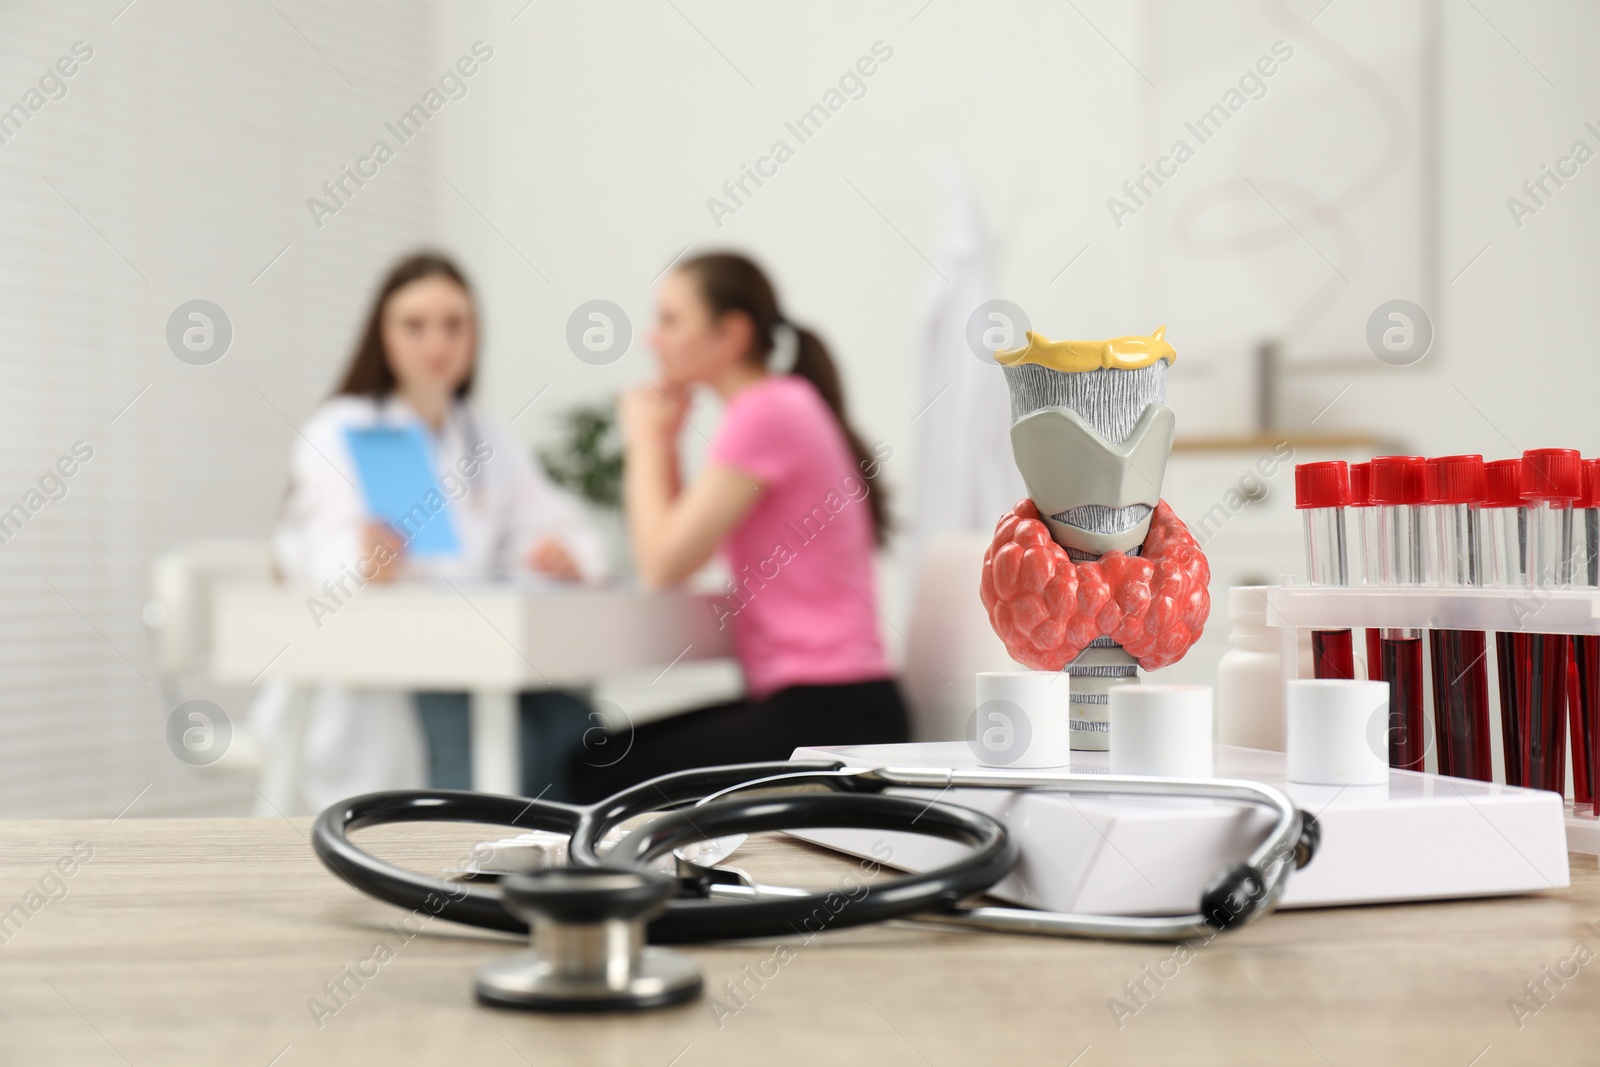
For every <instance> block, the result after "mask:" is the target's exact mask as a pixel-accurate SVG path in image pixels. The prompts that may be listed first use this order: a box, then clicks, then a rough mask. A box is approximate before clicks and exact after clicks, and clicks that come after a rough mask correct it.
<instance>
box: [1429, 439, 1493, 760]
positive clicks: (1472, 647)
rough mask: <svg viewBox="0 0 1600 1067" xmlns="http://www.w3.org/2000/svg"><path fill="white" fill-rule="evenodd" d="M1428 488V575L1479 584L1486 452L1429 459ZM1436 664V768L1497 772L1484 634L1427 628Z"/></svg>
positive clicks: (1453, 583)
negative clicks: (1430, 525) (1430, 531)
mask: <svg viewBox="0 0 1600 1067" xmlns="http://www.w3.org/2000/svg"><path fill="white" fill-rule="evenodd" d="M1426 488H1427V495H1428V507H1429V510H1430V511H1431V512H1432V518H1433V535H1434V536H1433V540H1432V543H1431V544H1430V545H1429V546H1428V548H1429V550H1430V551H1429V553H1428V556H1429V558H1428V564H1429V579H1430V580H1431V581H1432V582H1435V583H1437V584H1438V585H1440V586H1444V587H1449V588H1472V587H1476V586H1481V585H1483V584H1484V574H1483V523H1482V515H1481V513H1480V510H1479V508H1480V506H1481V505H1482V503H1483V500H1484V497H1485V496H1486V495H1487V484H1486V479H1485V476H1484V469H1483V457H1482V456H1477V455H1471V456H1442V457H1440V458H1437V459H1430V460H1429V461H1428V467H1427V479H1426ZM1428 648H1429V653H1430V656H1429V659H1430V661H1431V664H1432V667H1433V736H1434V745H1435V749H1436V751H1437V754H1438V768H1439V773H1440V774H1445V775H1449V776H1450V777H1452V778H1473V779H1476V780H1478V781H1480V782H1487V781H1490V780H1492V779H1493V777H1494V769H1493V768H1494V761H1493V753H1492V751H1491V748H1490V738H1489V664H1488V662H1487V652H1488V650H1487V646H1486V642H1485V640H1484V635H1483V633H1482V632H1479V631H1472V630H1434V631H1431V632H1430V634H1429V642H1428Z"/></svg>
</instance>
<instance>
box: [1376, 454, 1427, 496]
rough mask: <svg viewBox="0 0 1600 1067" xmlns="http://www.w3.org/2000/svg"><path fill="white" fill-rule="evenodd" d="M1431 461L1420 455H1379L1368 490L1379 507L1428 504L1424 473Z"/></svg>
mask: <svg viewBox="0 0 1600 1067" xmlns="http://www.w3.org/2000/svg"><path fill="white" fill-rule="evenodd" d="M1427 469H1428V461H1427V460H1425V459H1423V458H1422V457H1421V456H1376V457H1374V458H1373V460H1372V472H1371V474H1369V475H1368V487H1369V488H1370V490H1371V493H1372V502H1373V503H1374V504H1377V505H1384V504H1388V505H1395V504H1426V503H1427V502H1428V493H1427V486H1426V484H1425V472H1426V471H1427Z"/></svg>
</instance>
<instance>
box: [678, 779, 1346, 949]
mask: <svg viewBox="0 0 1600 1067" xmlns="http://www.w3.org/2000/svg"><path fill="white" fill-rule="evenodd" d="M824 773H825V775H826V776H837V777H840V778H853V779H856V780H858V781H863V782H871V783H874V784H875V785H877V786H879V787H882V788H907V789H937V790H939V794H938V795H939V796H941V797H942V796H943V795H944V794H945V793H946V792H948V791H949V790H952V789H1006V790H1018V789H1035V788H1048V789H1055V790H1061V791H1066V790H1068V789H1070V790H1071V791H1073V792H1077V793H1083V794H1102V795H1105V794H1109V795H1114V796H1130V795H1136V796H1142V797H1150V796H1158V797H1159V796H1170V797H1176V798H1187V799H1193V798H1195V797H1197V796H1198V797H1203V798H1205V799H1215V800H1231V801H1239V802H1243V803H1248V804H1255V805H1259V806H1261V807H1266V808H1269V809H1271V810H1272V811H1273V812H1274V813H1275V815H1276V820H1275V822H1274V825H1273V828H1272V832H1271V833H1269V834H1268V835H1267V837H1266V839H1265V840H1263V841H1262V842H1261V844H1260V845H1258V846H1257V847H1256V849H1255V851H1254V852H1252V853H1251V854H1250V857H1249V859H1248V860H1247V861H1246V862H1245V863H1243V864H1232V865H1230V866H1228V867H1225V868H1223V869H1222V870H1221V871H1218V872H1217V874H1216V875H1215V876H1214V877H1213V879H1212V881H1211V882H1210V883H1208V884H1207V886H1206V888H1205V890H1204V891H1203V892H1202V894H1201V900H1202V905H1201V911H1198V912H1195V913H1193V914H1189V915H1174V916H1150V917H1146V916H1107V915H1076V914H1068V913H1064V912H1052V911H1041V910H1036V909H1032V908H1005V907H974V908H959V907H958V908H954V909H950V910H947V911H941V912H927V913H923V914H920V915H916V916H910V917H907V918H905V919H902V920H898V921H903V922H914V923H919V924H927V925H937V926H952V927H959V928H965V929H981V930H990V931H994V932H997V933H1019V934H1036V935H1044V936H1055V937H1090V938H1116V939H1118V940H1128V941H1160V942H1173V941H1188V940H1197V939H1207V938H1210V937H1213V936H1215V934H1216V933H1217V932H1218V931H1219V930H1223V929H1232V928H1236V927H1238V926H1243V925H1246V924H1248V923H1250V922H1254V921H1255V920H1256V919H1258V918H1260V917H1261V916H1262V915H1265V914H1267V913H1268V912H1270V911H1272V910H1273V909H1274V908H1275V907H1276V906H1277V904H1278V901H1279V900H1280V899H1281V898H1282V896H1283V893H1284V890H1285V889H1286V888H1287V886H1288V879H1289V872H1290V871H1292V870H1294V869H1295V868H1296V867H1298V866H1304V864H1305V862H1307V861H1308V860H1309V859H1310V853H1311V852H1312V851H1314V850H1315V848H1316V846H1317V843H1318V842H1317V837H1318V831H1317V825H1316V821H1315V819H1314V818H1313V817H1312V816H1311V815H1309V814H1308V813H1304V812H1301V811H1299V810H1298V809H1296V808H1295V806H1294V804H1293V802H1291V801H1290V800H1289V798H1288V797H1287V796H1285V795H1284V794H1283V793H1282V792H1281V791H1280V790H1277V789H1273V788H1272V787H1270V786H1266V785H1262V784H1260V783H1258V782H1250V781H1244V780H1240V779H1226V778H1145V777H1136V776H1132V775H1096V774H1060V773H1043V774H1041V773H1037V772H1031V773H1030V772H1025V771H963V770H954V769H937V770H929V769H926V768H920V767H876V768H868V769H855V768H848V767H847V768H841V769H840V770H838V771H833V772H824ZM819 777H820V776H819V775H817V774H815V773H808V774H803V775H777V776H773V777H771V778H766V779H758V780H755V781H751V782H746V783H741V784H739V785H736V786H731V787H729V788H727V789H724V790H721V791H720V792H717V793H713V794H711V795H710V796H707V797H706V798H705V799H704V800H703V801H702V802H701V803H707V802H710V801H712V800H715V799H720V798H723V797H727V796H730V795H734V794H738V793H744V792H748V791H754V790H766V789H774V788H781V787H782V786H783V785H784V784H785V783H786V782H794V781H796V780H797V779H807V780H811V781H815V780H816V779H817V778H819ZM804 893H805V891H804V890H796V889H789V888H786V887H780V886H762V885H754V884H743V885H740V884H713V885H711V886H710V888H709V890H708V895H710V896H712V897H721V898H723V899H729V900H760V899H764V898H765V899H782V898H789V897H794V896H800V895H804Z"/></svg>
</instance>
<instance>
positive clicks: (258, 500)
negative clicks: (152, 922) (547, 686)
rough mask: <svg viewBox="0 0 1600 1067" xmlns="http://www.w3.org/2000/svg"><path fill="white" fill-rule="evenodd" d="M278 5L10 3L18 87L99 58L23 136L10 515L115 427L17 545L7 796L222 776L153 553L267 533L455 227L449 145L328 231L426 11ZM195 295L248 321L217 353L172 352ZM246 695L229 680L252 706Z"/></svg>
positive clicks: (14, 155)
mask: <svg viewBox="0 0 1600 1067" xmlns="http://www.w3.org/2000/svg"><path fill="white" fill-rule="evenodd" d="M278 6H279V9H281V12H282V14H280V13H279V11H278V10H274V8H273V7H272V6H270V5H265V4H262V5H244V6H235V5H227V6H222V5H215V4H210V3H206V2H204V0H163V2H161V3H140V4H135V5H133V6H131V7H128V8H127V9H126V10H121V11H120V13H119V9H121V8H123V4H121V3H118V4H112V5H93V6H92V7H91V6H90V5H72V6H70V7H69V6H68V5H61V4H54V3H46V2H33V3H10V4H6V5H4V6H0V72H3V74H4V77H0V107H9V106H10V105H11V104H12V103H15V102H17V101H19V100H23V99H24V96H25V93H26V91H27V90H28V89H29V88H30V87H31V86H34V85H35V84H36V83H37V80H38V79H39V78H40V77H41V75H42V74H43V73H44V72H45V71H46V70H47V69H49V68H51V67H52V66H53V64H54V63H55V62H56V60H57V59H58V57H60V56H62V55H63V54H68V53H69V52H70V49H71V47H72V45H73V43H74V42H75V41H83V42H84V43H85V44H86V46H87V47H88V48H89V49H92V53H93V54H92V58H91V59H90V60H89V61H88V62H86V63H84V64H82V65H81V66H80V67H79V68H78V69H77V70H76V72H75V73H74V74H73V76H72V77H71V79H70V80H69V81H68V82H67V87H68V88H67V92H66V95H65V96H64V97H63V98H61V99H58V100H55V101H52V102H50V103H47V104H44V105H43V106H42V107H40V108H39V110H38V111H37V112H33V113H31V115H30V117H29V118H28V119H27V120H26V123H25V124H24V125H23V127H22V129H21V130H20V132H16V133H15V135H14V136H11V137H10V138H9V139H8V140H7V142H6V143H4V144H0V233H4V234H5V240H4V241H3V242H0V336H4V338H5V342H4V344H3V346H0V373H3V375H4V380H3V388H0V509H8V508H10V507H11V505H12V504H13V503H16V502H18V501H25V500H26V499H27V496H26V494H27V492H28V490H29V489H30V488H31V487H34V486H35V485H36V484H37V480H38V479H39V478H40V475H41V472H42V471H43V470H44V469H45V468H46V467H47V466H49V465H51V464H53V463H54V462H55V461H56V460H57V459H58V458H59V457H61V456H63V455H65V454H67V453H68V452H69V450H70V448H71V446H72V445H73V444H74V442H76V441H79V440H82V441H84V442H86V444H87V445H88V447H90V448H92V449H93V458H92V459H91V460H90V461H89V462H88V463H87V464H85V465H83V466H81V467H80V468H79V469H77V471H76V473H75V474H74V475H73V477H72V478H71V480H70V481H69V482H68V483H67V493H66V495H65V497H64V498H63V499H60V500H57V501H53V502H50V503H48V504H46V505H45V506H44V507H43V508H42V509H40V510H39V511H38V512H37V513H35V514H33V515H32V516H31V518H30V519H29V520H28V522H27V524H26V526H25V527H24V528H23V529H22V530H21V531H20V532H19V533H17V534H16V535H15V536H14V537H11V538H10V539H9V540H7V541H6V542H5V543H4V544H3V545H0V588H3V589H4V601H3V608H0V636H3V640H0V678H3V684H0V812H3V813H4V814H7V815H13V814H25V813H33V814H69V813H71V814H82V815H93V816H107V817H108V816H111V815H114V814H116V813H117V811H118V810H119V809H120V808H122V807H123V805H125V804H127V803H128V802H129V801H131V800H132V799H133V798H134V797H135V796H136V795H140V794H141V791H142V790H144V789H145V787H147V786H148V787H149V789H148V792H146V793H144V794H143V795H142V796H141V798H140V800H139V803H138V805H136V806H135V808H134V809H133V811H132V813H133V814H143V813H149V812H153V811H160V810H171V809H172V808H174V807H178V806H182V807H187V808H188V809H190V810H193V809H194V808H195V806H196V805H197V803H199V802H201V801H202V800H203V799H204V798H206V797H209V796H214V795H215V790H214V789H211V788H209V787H208V781H209V780H208V779H206V778H204V777H203V776H200V775H198V774H197V773H196V772H194V771H192V769H191V768H189V767H187V766H185V765H184V764H182V763H180V762H179V761H178V760H177V759H176V758H174V756H173V755H172V753H171V752H169V751H168V749H167V746H166V743H165V732H164V727H165V723H166V717H167V713H168V712H169V711H170V710H171V708H169V707H167V706H166V704H165V702H164V697H163V695H162V694H161V693H160V692H159V691H158V690H159V687H158V684H157V683H158V677H157V674H156V671H155V669H154V663H153V659H152V656H151V653H150V645H149V642H148V638H147V634H146V631H145V628H144V624H143V622H142V620H141V609H142V608H143V606H144V603H145V601H146V598H147V595H148V588H149V587H148V576H149V566H150V563H151V560H152V559H153V558H154V557H155V556H156V555H157V553H159V552H162V551H165V550H167V549H169V548H171V547H172V546H174V545H176V544H179V543H181V542H184V541H186V540H190V539H193V538H201V537H210V536H220V535H231V536H253V537H263V538H264V537H265V534H266V531H267V528H268V526H269V525H270V523H271V521H272V518H273V515H274V513H275V511H276V509H277V505H278V501H279V500H280V499H281V497H282V494H283V489H284V470H285V462H286V459H287V456H288V451H289V443H290V441H291V440H292V439H293V435H294V433H295V429H294V425H295V424H296V423H298V422H300V421H302V420H304V419H305V417H306V416H307V415H308V414H309V412H310V410H311V408H312V407H313V405H314V404H315V403H316V402H317V401H318V400H319V399H320V398H321V397H322V396H323V395H325V394H326V392H327V390H328V388H329V386H330V384H331V381H332V377H333V375H334V373H335V370H336V368H337V367H338V365H339V364H341V363H342V362H343V361H344V358H345V354H346V352H347V350H348V348H349V345H350V343H351V337H352V334H353V332H354V330H355V328H356V320H357V317H358V316H359V310H358V309H359V308H360V307H361V306H362V305H363V303H364V302H365V300H366V298H367V295H368V293H369V291H370V289H371V287H372V285H373V282H374V280H375V278H376V276H377V274H378V272H379V271H380V270H381V269H382V268H383V266H384V265H385V264H386V263H387V261H388V260H390V259H391V258H392V257H393V256H395V255H396V254H397V253H398V252H399V251H400V250H402V249H404V248H406V247H407V246H409V245H412V244H414V243H416V242H418V241H419V240H422V239H424V238H425V237H426V236H428V235H429V234H430V233H431V220H432V213H433V204H434V199H433V196H432V193H433V183H432V182H430V181H425V180H424V179H425V176H426V175H429V174H430V173H431V167H432V164H431V162H430V157H429V153H430V151H431V150H430V149H429V148H428V147H427V146H426V145H425V144H424V145H418V146H416V147H415V150H414V151H412V150H408V151H407V152H406V153H404V154H402V155H401V156H400V157H399V158H397V159H396V160H395V161H394V162H393V163H392V164H390V165H389V167H388V168H386V169H385V170H384V171H383V173H382V176H381V180H376V181H374V182H372V183H371V184H370V185H369V186H368V187H367V188H365V189H363V190H361V191H360V194H359V196H358V197H357V198H356V199H355V200H354V201H352V203H351V205H350V207H348V208H347V209H345V210H343V211H341V212H340V213H339V214H338V215H337V216H336V217H334V218H332V219H327V220H324V222H325V225H324V226H323V227H322V228H321V229H318V228H317V227H316V226H315V225H313V223H312V220H311V217H310V214H309V212H308V211H307V208H306V206H305V201H306V199H307V197H309V196H311V195H313V194H315V193H316V192H317V191H318V187H319V186H320V184H321V183H322V181H324V180H325V179H326V178H328V177H330V176H332V175H334V174H336V172H337V169H338V166H339V165H340V164H341V163H347V162H351V161H353V160H354V159H355V157H356V156H357V155H358V154H359V153H360V152H362V151H363V150H365V149H366V148H367V147H368V146H369V145H370V144H371V142H372V140H373V138H374V137H376V136H378V134H379V132H380V129H381V122H382V119H383V118H384V117H386V116H387V115H388V114H390V113H392V112H394V111H398V110H399V108H400V107H401V104H402V101H409V100H411V99H414V98H415V94H417V93H419V92H421V91H422V90H423V89H424V88H425V87H426V86H425V82H424V81H423V79H422V77H421V75H420V72H421V71H423V70H424V69H425V68H426V64H425V62H424V60H423V56H424V54H425V52H426V48H427V46H428V44H429V41H428V34H427V24H426V21H425V18H424V15H423V11H422V8H421V7H420V6H419V5H398V6H395V7H393V8H392V9H391V10H390V17H388V18H386V19H384V20H381V21H380V20H374V19H372V18H371V17H370V15H369V13H368V12H367V10H366V9H365V8H364V7H361V6H358V5H354V4H344V5H332V6H330V5H327V4H309V3H296V2H280V3H279V5H278ZM291 20H292V21H291ZM346 79H348V81H347V80H346ZM286 246H287V251H285V247H286ZM280 252H281V253H283V254H282V257H281V258H279V259H277V260H276V262H273V261H274V259H275V257H278V256H279V254H280ZM269 264H270V269H268V267H269ZM194 298H205V299H208V300H211V301H213V302H215V303H216V304H218V305H220V306H221V307H222V308H223V310H224V312H225V314H226V316H227V317H228V318H229V319H230V320H231V322H232V327H233V340H232V345H231V347H230V348H229V350H228V351H227V353H226V354H225V355H224V356H223V357H222V358H221V360H220V361H218V362H216V363H213V364H211V365H209V366H193V365H190V364H188V363H185V362H182V361H180V360H179V359H178V358H177V357H176V356H175V355H174V354H173V352H172V351H171V350H169V348H168V346H167V341H166V336H165V334H166V327H167V320H168V316H169V315H170V314H171V313H172V312H173V310H174V309H175V308H176V307H177V306H178V305H179V304H180V303H182V302H184V301H187V300H190V299H194ZM245 696H246V695H245V694H243V693H239V692H232V693H229V694H216V699H217V700H218V701H219V702H220V703H222V704H223V711H224V713H225V714H227V715H228V716H229V718H230V719H232V720H233V721H234V722H235V723H239V724H242V722H243V720H244V717H245V713H246V701H245ZM235 792H237V787H235ZM245 792H246V793H247V794H248V790H245Z"/></svg>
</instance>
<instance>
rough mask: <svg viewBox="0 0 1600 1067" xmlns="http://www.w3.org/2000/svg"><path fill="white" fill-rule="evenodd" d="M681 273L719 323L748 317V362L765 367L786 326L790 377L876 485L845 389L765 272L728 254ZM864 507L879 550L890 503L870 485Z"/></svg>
mask: <svg viewBox="0 0 1600 1067" xmlns="http://www.w3.org/2000/svg"><path fill="white" fill-rule="evenodd" d="M679 269H680V270H684V271H688V272H689V273H690V274H691V275H692V276H693V277H694V278H695V280H696V281H698V282H699V283H700V295H701V297H702V298H703V299H704V300H705V302H706V304H707V305H708V306H709V307H710V308H711V310H712V312H713V313H714V314H715V315H717V316H718V317H721V316H723V315H726V314H727V313H729V312H730V311H742V312H744V314H746V315H748V316H749V317H750V323H751V325H752V326H753V327H754V331H753V332H754V335H755V336H754V340H753V341H752V342H751V351H750V355H749V358H750V359H752V360H754V361H755V362H758V363H763V364H764V363H765V362H766V359H767V356H768V355H769V354H770V353H771V352H772V350H773V348H774V346H775V345H776V343H777V339H776V336H775V335H776V333H777V331H778V330H779V329H780V328H781V327H783V326H788V327H789V328H790V329H792V330H793V331H794V333H795V338H796V340H797V341H798V345H797V348H798V351H797V352H796V354H795V363H794V369H793V370H792V371H791V372H790V373H793V374H796V375H798V376H800V377H801V378H804V379H805V380H806V381H808V382H810V383H811V385H812V386H813V387H814V388H815V389H816V391H817V392H818V393H819V394H820V395H821V396H822V399H823V400H824V401H825V402H826V403H827V405H828V409H829V410H830V411H832V412H833V417H834V418H835V419H837V420H838V422H839V429H840V430H841V431H842V432H843V433H844V437H845V440H846V441H847V442H849V444H850V452H851V453H852V454H853V455H854V456H855V460H856V468H857V470H858V471H859V472H860V475H861V477H863V478H865V479H867V481H868V482H873V483H875V482H876V481H877V475H878V471H879V466H880V465H879V463H878V461H877V457H876V456H874V454H873V452H872V450H871V449H869V448H868V447H867V445H866V442H865V441H863V440H862V439H861V435H860V434H858V433H856V431H855V429H854V428H853V427H852V426H851V425H850V421H849V419H847V418H846V417H845V408H844V386H843V385H842V384H841V383H840V381H839V368H838V367H837V366H836V365H835V364H834V362H833V357H832V356H831V355H829V354H828V347H827V346H826V345H824V344H823V343H822V338H820V337H818V336H817V335H816V334H815V333H812V332H811V331H810V330H808V329H806V328H805V327H803V326H798V325H796V324H794V323H793V322H790V321H789V320H788V318H787V317H786V316H785V315H784V313H783V311H782V309H781V308H780V307H779V306H778V294H777V291H776V290H774V289H773V287H772V282H771V281H769V280H768V279H767V276H766V274H765V272H763V271H762V269H761V268H760V267H758V266H756V264H755V263H754V262H753V261H751V260H749V259H747V258H746V257H744V256H741V255H737V254H735V253H731V252H713V253H709V254H707V255H701V256H695V257H694V258H692V259H688V260H685V261H684V262H683V263H682V264H681V265H680V266H679ZM867 504H868V505H869V506H870V508H871V509H872V530H873V536H874V538H875V539H876V540H877V543H878V544H879V545H882V544H883V543H884V542H885V541H887V540H888V536H889V530H890V526H891V523H890V518H889V502H888V499H887V497H886V494H885V493H884V490H883V489H882V488H880V487H879V486H878V485H876V484H873V485H871V487H870V491H869V492H868V494H867Z"/></svg>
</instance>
